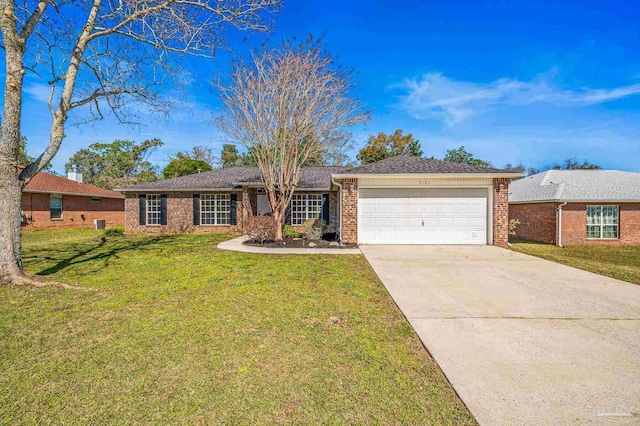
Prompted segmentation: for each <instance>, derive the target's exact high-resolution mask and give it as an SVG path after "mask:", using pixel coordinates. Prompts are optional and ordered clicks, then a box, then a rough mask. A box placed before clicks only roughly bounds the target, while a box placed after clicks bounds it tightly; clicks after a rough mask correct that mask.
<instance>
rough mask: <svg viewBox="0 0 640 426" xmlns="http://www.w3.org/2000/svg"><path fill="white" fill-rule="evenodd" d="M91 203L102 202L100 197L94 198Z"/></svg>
mask: <svg viewBox="0 0 640 426" xmlns="http://www.w3.org/2000/svg"><path fill="white" fill-rule="evenodd" d="M91 201H92V202H94V203H99V202H100V197H92V198H91Z"/></svg>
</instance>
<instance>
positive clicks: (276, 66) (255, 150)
mask: <svg viewBox="0 0 640 426" xmlns="http://www.w3.org/2000/svg"><path fill="white" fill-rule="evenodd" d="M252 60H253V61H252V63H249V64H247V63H243V62H238V63H236V64H234V66H233V70H232V74H231V77H230V82H229V83H228V84H226V85H224V84H218V86H219V89H220V96H221V99H222V101H223V103H224V105H225V106H226V109H225V111H224V113H223V114H222V116H220V117H219V118H218V121H217V124H218V127H219V128H220V130H221V131H222V132H224V133H225V134H226V135H227V136H228V137H229V139H230V141H232V142H237V143H240V144H242V145H243V146H244V147H245V148H246V149H247V151H249V152H250V153H251V154H252V156H253V157H254V159H255V161H256V164H257V166H258V168H259V169H260V173H261V175H262V181H263V184H264V187H265V191H266V193H267V196H268V199H269V204H270V206H271V212H272V215H273V218H274V221H275V223H276V239H277V240H281V239H282V224H283V223H284V219H285V212H286V209H287V206H288V205H289V203H290V202H291V198H292V196H293V192H294V190H295V187H296V185H297V184H298V180H299V179H300V172H301V169H302V166H303V165H304V164H305V162H306V161H307V159H309V158H310V157H318V156H320V155H322V154H323V153H325V152H326V151H328V150H329V149H332V148H334V147H335V144H342V143H345V141H348V139H345V138H344V137H343V133H344V129H345V128H346V127H349V126H353V125H356V124H358V123H363V122H365V121H366V120H367V119H368V118H369V113H368V112H367V111H365V110H364V108H363V105H362V104H361V103H360V102H359V101H358V100H357V99H355V98H353V97H352V96H351V93H350V92H351V89H352V83H351V78H352V74H353V72H352V71H351V70H346V69H343V68H341V67H338V66H336V65H335V63H334V61H333V58H332V57H331V56H330V55H329V54H328V53H327V52H326V51H325V49H324V45H323V43H322V40H317V41H314V40H313V39H312V38H309V39H308V40H307V42H306V43H300V44H294V43H292V42H287V41H285V42H283V43H282V45H280V46H279V47H277V48H275V49H268V48H267V47H264V48H263V49H262V50H261V51H259V52H253V54H252Z"/></svg>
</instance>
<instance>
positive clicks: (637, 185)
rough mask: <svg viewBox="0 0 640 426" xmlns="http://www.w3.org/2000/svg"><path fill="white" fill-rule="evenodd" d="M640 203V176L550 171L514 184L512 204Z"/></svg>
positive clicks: (614, 171) (615, 171) (597, 171)
mask: <svg viewBox="0 0 640 426" xmlns="http://www.w3.org/2000/svg"><path fill="white" fill-rule="evenodd" d="M536 201H537V202H540V201H559V202H564V201H627V202H629V201H640V173H632V172H622V171H618V170H549V171H546V172H544V173H538V174H537V175H533V176H529V177H526V178H523V179H519V180H516V181H513V182H511V184H510V185H509V202H510V203H526V202H536Z"/></svg>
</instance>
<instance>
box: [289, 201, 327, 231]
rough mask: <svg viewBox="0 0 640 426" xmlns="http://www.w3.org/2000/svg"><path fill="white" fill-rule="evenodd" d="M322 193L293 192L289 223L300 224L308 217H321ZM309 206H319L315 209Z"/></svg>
mask: <svg viewBox="0 0 640 426" xmlns="http://www.w3.org/2000/svg"><path fill="white" fill-rule="evenodd" d="M323 202H324V194H294V195H293V198H292V199H291V225H293V226H300V225H302V224H303V223H304V222H305V221H307V220H309V219H322V208H323V205H322V204H323ZM311 207H319V208H318V210H317V211H316V210H315V209H314V210H311Z"/></svg>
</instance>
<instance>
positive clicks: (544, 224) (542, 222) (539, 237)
mask: <svg viewBox="0 0 640 426" xmlns="http://www.w3.org/2000/svg"><path fill="white" fill-rule="evenodd" d="M556 208H557V204H556V203H535V204H511V205H509V220H511V219H517V220H519V221H520V224H519V225H518V226H517V227H516V231H515V232H516V237H518V238H522V239H525V240H528V241H538V242H541V243H547V244H555V243H556Z"/></svg>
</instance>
